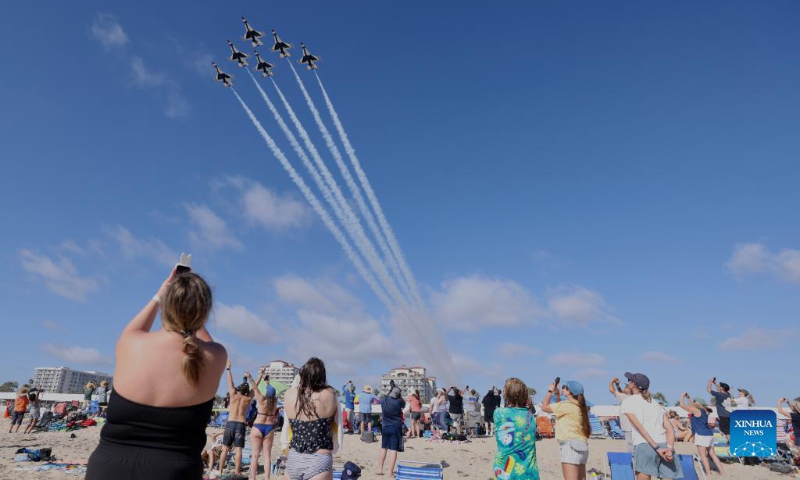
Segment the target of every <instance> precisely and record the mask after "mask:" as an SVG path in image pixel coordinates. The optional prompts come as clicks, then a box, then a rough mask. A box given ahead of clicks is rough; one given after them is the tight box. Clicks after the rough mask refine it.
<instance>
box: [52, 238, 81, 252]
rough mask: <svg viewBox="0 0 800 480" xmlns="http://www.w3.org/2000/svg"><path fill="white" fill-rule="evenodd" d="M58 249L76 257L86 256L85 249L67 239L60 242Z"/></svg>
mask: <svg viewBox="0 0 800 480" xmlns="http://www.w3.org/2000/svg"><path fill="white" fill-rule="evenodd" d="M59 248H61V249H62V250H64V251H66V252H70V253H74V254H77V255H86V249H85V248H83V247H81V246H79V245H78V244H77V243H75V241H73V240H70V239H69V238H68V239H66V240H64V241H63V242H61V245H59Z"/></svg>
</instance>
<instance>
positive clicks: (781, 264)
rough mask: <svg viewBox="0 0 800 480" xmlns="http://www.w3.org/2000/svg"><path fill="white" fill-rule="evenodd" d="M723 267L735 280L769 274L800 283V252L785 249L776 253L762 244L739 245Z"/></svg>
mask: <svg viewBox="0 0 800 480" xmlns="http://www.w3.org/2000/svg"><path fill="white" fill-rule="evenodd" d="M725 266H726V267H727V268H728V270H729V271H730V272H731V273H732V274H733V275H735V276H736V277H737V278H744V277H746V276H748V275H752V274H758V273H766V272H770V273H773V274H775V275H777V276H778V277H779V278H781V279H783V280H785V281H787V282H793V283H800V250H793V249H789V248H785V249H783V250H781V251H779V252H777V253H776V252H772V251H771V250H770V249H769V248H768V247H767V246H766V245H764V244H763V243H739V244H737V245H736V247H735V248H734V250H733V255H732V256H731V258H730V259H729V260H728V261H727V262H726V263H725Z"/></svg>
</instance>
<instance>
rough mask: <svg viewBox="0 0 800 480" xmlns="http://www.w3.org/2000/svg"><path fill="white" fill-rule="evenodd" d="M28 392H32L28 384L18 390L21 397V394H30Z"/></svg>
mask: <svg viewBox="0 0 800 480" xmlns="http://www.w3.org/2000/svg"><path fill="white" fill-rule="evenodd" d="M28 392H30V389H29V388H28V387H26V386H24V387H21V388H19V389H18V390H17V396H18V397H21V396H23V395H27V394H28Z"/></svg>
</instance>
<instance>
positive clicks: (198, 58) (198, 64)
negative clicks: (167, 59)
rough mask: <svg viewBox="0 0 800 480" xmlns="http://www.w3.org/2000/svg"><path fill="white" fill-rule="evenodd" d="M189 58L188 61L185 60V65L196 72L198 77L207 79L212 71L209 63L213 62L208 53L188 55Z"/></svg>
mask: <svg viewBox="0 0 800 480" xmlns="http://www.w3.org/2000/svg"><path fill="white" fill-rule="evenodd" d="M189 57H190V60H187V61H186V64H187V65H188V66H189V67H191V69H192V70H194V71H195V72H197V74H198V75H202V76H204V77H208V76H209V75H210V74H213V72H214V71H213V69H212V68H211V62H213V61H214V57H213V56H212V55H211V54H210V53H208V52H203V53H200V52H195V53H194V54H191V55H189Z"/></svg>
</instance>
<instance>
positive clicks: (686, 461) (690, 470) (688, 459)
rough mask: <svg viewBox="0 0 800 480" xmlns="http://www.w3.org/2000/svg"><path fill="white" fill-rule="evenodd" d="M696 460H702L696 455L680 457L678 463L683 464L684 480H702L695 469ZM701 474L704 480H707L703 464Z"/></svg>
mask: <svg viewBox="0 0 800 480" xmlns="http://www.w3.org/2000/svg"><path fill="white" fill-rule="evenodd" d="M695 460H697V462H700V459H699V458H697V456H696V455H678V463H680V464H681V469H682V470H683V479H684V480H700V477H698V476H697V470H695V468H694V462H695ZM700 473H701V475H703V480H705V479H706V474H705V472H703V465H702V464H701V465H700Z"/></svg>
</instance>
